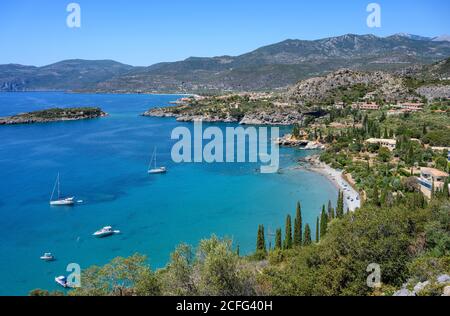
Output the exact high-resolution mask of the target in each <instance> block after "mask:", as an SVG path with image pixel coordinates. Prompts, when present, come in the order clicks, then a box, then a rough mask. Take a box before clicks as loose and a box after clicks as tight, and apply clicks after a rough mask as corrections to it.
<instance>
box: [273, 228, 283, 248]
mask: <svg viewBox="0 0 450 316" xmlns="http://www.w3.org/2000/svg"><path fill="white" fill-rule="evenodd" d="M281 239H282V237H281V228H278V229H277V232H276V233H275V249H281V248H282V247H283V245H282V244H281Z"/></svg>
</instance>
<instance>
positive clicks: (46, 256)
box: [40, 252, 55, 261]
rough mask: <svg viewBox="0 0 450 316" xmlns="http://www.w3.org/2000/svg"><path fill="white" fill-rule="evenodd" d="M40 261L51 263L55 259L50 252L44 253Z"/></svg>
mask: <svg viewBox="0 0 450 316" xmlns="http://www.w3.org/2000/svg"><path fill="white" fill-rule="evenodd" d="M40 259H41V260H43V261H53V260H55V257H54V256H53V255H52V254H51V253H50V252H46V253H45V254H44V255H43V256H41V257H40Z"/></svg>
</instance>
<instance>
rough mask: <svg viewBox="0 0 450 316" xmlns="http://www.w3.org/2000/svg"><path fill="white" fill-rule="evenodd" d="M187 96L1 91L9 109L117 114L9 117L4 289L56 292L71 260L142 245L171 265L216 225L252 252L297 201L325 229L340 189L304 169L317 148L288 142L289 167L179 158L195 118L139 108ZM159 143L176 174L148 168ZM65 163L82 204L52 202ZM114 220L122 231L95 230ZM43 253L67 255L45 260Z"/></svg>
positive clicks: (152, 259)
mask: <svg viewBox="0 0 450 316" xmlns="http://www.w3.org/2000/svg"><path fill="white" fill-rule="evenodd" d="M178 97H179V96H174V95H87V94H64V93H53V92H52V93H10V94H7V93H4V94H0V116H5V115H11V114H15V113H20V112H26V111H33V110H38V109H44V108H49V107H56V106H60V107H73V106H100V107H101V108H102V109H103V110H105V111H106V112H108V113H109V114H110V115H109V116H108V117H104V118H99V119H93V120H85V121H76V122H58V123H49V124H35V125H17V126H0V140H1V141H0V179H1V182H0V254H1V260H0V295H26V294H27V293H28V292H29V291H30V290H32V289H35V288H44V289H49V290H53V289H57V286H56V284H55V282H54V278H55V277H56V276H59V275H63V274H66V272H65V270H66V266H67V265H68V264H69V263H78V264H80V265H81V268H86V267H88V266H90V265H94V264H96V265H102V264H105V263H107V262H108V261H109V260H111V259H112V258H114V257H117V256H129V255H132V254H134V253H142V254H145V255H147V256H148V258H149V263H150V264H151V266H152V267H153V268H155V269H156V268H160V267H163V266H164V265H165V264H166V263H167V261H168V259H169V255H170V253H171V252H172V251H173V250H174V248H175V247H176V245H178V244H180V243H182V242H185V243H189V244H192V245H195V244H197V242H198V241H199V240H200V239H202V238H208V237H210V236H211V235H212V234H216V235H218V236H228V237H230V238H232V239H233V240H234V245H235V246H236V245H239V246H240V250H241V254H248V253H250V252H252V251H253V250H254V248H255V243H256V232H257V227H258V224H264V225H265V227H266V234H267V233H268V232H269V230H270V231H271V232H274V231H275V229H276V228H277V227H283V228H284V219H285V216H286V215H287V214H291V215H292V216H294V214H295V204H296V202H297V201H298V200H300V201H301V202H302V209H303V217H304V223H309V224H310V225H311V226H312V228H313V230H314V226H315V219H316V216H317V215H318V214H319V212H320V210H321V206H322V204H325V203H327V202H328V200H332V201H333V202H335V199H336V196H337V192H336V189H335V188H334V186H333V185H332V184H331V183H329V182H328V181H327V180H326V179H325V178H324V177H323V176H321V175H317V174H314V173H311V172H307V171H302V170H298V169H295V168H294V167H295V164H296V161H297V159H298V158H299V157H301V156H304V155H306V154H307V153H306V152H303V151H299V150H294V149H282V150H281V160H282V167H283V169H282V173H281V174H260V173H259V172H258V167H259V165H257V164H251V163H246V164H243V163H242V164H238V163H230V164H207V163H200V164H176V163H174V162H172V160H171V157H170V151H171V147H172V145H173V143H174V141H172V140H171V139H170V136H171V132H172V130H173V129H174V128H175V127H177V126H186V127H188V128H189V129H192V124H190V123H179V122H176V121H175V120H174V119H170V118H149V117H142V116H140V114H141V113H142V112H144V111H145V110H147V109H148V108H150V107H155V106H165V105H169V102H170V101H174V100H176V99H177V98H178ZM215 126H219V127H220V128H222V129H223V128H224V127H226V126H233V125H226V124H217V125H215ZM155 146H156V147H158V164H161V165H164V166H166V167H167V168H168V170H169V172H168V173H167V174H164V175H148V174H147V167H148V164H149V161H150V157H151V154H152V151H153V148H154V147H155ZM58 172H59V173H60V175H61V189H62V192H63V194H66V195H70V196H71V195H75V196H76V200H83V203H82V204H79V205H76V206H74V207H50V205H49V199H50V195H51V191H52V189H53V185H54V182H55V179H56V175H57V173H58ZM108 225H111V226H113V227H114V228H115V229H118V230H120V231H121V234H120V235H115V236H112V237H110V238H105V239H95V238H93V237H92V233H94V232H95V231H96V230H97V229H100V228H102V227H103V226H108ZM272 242H273V241H272ZM44 252H51V253H53V254H54V255H55V257H56V261H54V262H43V261H41V260H39V257H40V256H41V255H43V253H44Z"/></svg>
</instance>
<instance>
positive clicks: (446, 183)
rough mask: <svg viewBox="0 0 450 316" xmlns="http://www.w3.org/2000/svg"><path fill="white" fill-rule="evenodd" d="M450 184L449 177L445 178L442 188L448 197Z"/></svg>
mask: <svg viewBox="0 0 450 316" xmlns="http://www.w3.org/2000/svg"><path fill="white" fill-rule="evenodd" d="M448 184H449V178H447V179H445V182H444V187H443V188H442V189H443V195H444V197H446V198H447V199H448V198H449V197H450V192H449V191H448Z"/></svg>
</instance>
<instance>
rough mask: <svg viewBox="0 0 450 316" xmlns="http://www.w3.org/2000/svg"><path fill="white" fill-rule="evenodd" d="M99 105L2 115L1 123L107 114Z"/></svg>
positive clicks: (9, 123) (71, 119) (21, 122)
mask: <svg viewBox="0 0 450 316" xmlns="http://www.w3.org/2000/svg"><path fill="white" fill-rule="evenodd" d="M106 115H107V113H105V112H103V111H102V110H101V109H100V108H98V107H79V108H54V109H47V110H42V111H35V112H29V113H21V114H18V115H13V116H7V117H0V125H16V124H32V123H49V122H59V121H76V120H85V119H93V118H98V117H103V116H106Z"/></svg>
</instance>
